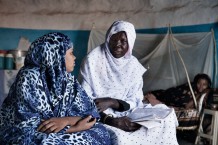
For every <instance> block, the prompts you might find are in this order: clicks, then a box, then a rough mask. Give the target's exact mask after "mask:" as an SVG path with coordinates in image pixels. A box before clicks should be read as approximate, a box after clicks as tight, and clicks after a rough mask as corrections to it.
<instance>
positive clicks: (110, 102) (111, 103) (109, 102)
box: [94, 98, 119, 112]
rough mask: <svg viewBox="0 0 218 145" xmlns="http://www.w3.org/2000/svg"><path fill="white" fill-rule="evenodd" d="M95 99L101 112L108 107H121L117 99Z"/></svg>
mask: <svg viewBox="0 0 218 145" xmlns="http://www.w3.org/2000/svg"><path fill="white" fill-rule="evenodd" d="M94 101H95V104H96V106H97V108H98V111H99V112H103V111H105V110H107V109H108V108H113V109H117V108H119V103H118V102H117V100H116V99H112V98H98V99H95V100H94Z"/></svg>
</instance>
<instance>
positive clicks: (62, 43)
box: [24, 33, 73, 106]
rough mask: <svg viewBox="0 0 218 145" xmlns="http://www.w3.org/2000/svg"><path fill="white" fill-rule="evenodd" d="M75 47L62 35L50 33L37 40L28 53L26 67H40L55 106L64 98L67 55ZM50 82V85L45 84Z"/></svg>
mask: <svg viewBox="0 0 218 145" xmlns="http://www.w3.org/2000/svg"><path fill="white" fill-rule="evenodd" d="M72 47H73V43H72V42H71V41H70V39H69V38H68V37H67V36H66V35H63V34H62V33H49V34H47V35H44V36H43V37H40V38H38V39H37V40H35V41H34V42H33V43H32V44H31V46H30V49H29V51H28V54H27V56H26V59H25V62H24V63H25V65H24V67H39V68H40V69H41V74H42V76H43V77H42V79H43V84H44V86H45V87H47V89H48V90H47V92H46V93H47V94H46V95H47V96H50V98H49V99H50V101H51V102H52V103H53V105H54V106H55V105H56V104H57V102H58V101H59V100H60V99H61V98H62V97H63V94H64V92H65V87H66V86H65V85H66V66H65V54H66V51H67V50H68V49H69V48H72ZM45 82H49V84H47V83H45Z"/></svg>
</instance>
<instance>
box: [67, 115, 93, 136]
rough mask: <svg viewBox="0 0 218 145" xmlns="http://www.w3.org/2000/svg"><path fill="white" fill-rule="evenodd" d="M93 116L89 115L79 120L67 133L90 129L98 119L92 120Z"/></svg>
mask: <svg viewBox="0 0 218 145" xmlns="http://www.w3.org/2000/svg"><path fill="white" fill-rule="evenodd" d="M91 118H92V116H88V117H86V118H84V119H82V120H80V121H78V122H77V124H75V125H74V126H71V127H70V128H69V129H68V130H67V131H66V133H72V132H79V131H83V130H87V129H90V128H91V127H92V126H93V125H94V124H95V123H96V119H95V118H94V119H93V120H91Z"/></svg>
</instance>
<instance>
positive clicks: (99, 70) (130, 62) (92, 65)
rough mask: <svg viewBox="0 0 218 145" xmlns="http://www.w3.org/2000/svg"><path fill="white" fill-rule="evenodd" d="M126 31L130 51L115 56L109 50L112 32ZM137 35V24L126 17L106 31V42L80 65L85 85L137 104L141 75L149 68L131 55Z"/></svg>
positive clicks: (90, 91) (101, 94)
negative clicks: (126, 20)
mask: <svg viewBox="0 0 218 145" xmlns="http://www.w3.org/2000/svg"><path fill="white" fill-rule="evenodd" d="M121 31H124V32H125V33H126V36H127V39H128V46H129V48H128V51H127V53H126V54H125V55H124V56H123V57H121V58H115V57H113V55H112V54H111V53H110V51H109V46H108V44H109V40H110V37H111V36H112V35H113V34H116V33H118V32H121ZM135 38H136V32H135V28H134V26H133V25H132V24H131V23H129V22H125V21H116V22H114V23H113V24H112V26H111V27H110V28H109V30H108V31H107V34H106V40H105V43H104V44H102V45H100V46H99V47H97V48H95V49H93V50H92V51H91V52H90V53H89V54H88V55H87V57H86V59H85V60H84V63H83V64H82V67H81V71H80V73H81V76H82V85H83V87H84V89H85V90H86V91H87V93H88V94H89V95H90V96H92V97H93V98H94V99H95V98H102V97H111V98H116V99H121V100H124V101H126V102H128V103H129V104H130V106H131V108H132V107H136V106H137V104H138V103H139V101H140V102H141V101H142V98H143V92H142V85H143V81H142V75H143V74H144V72H145V71H146V69H145V68H144V67H143V66H142V65H141V64H140V63H139V62H138V60H137V59H136V58H135V57H134V56H132V49H133V46H134V42H135Z"/></svg>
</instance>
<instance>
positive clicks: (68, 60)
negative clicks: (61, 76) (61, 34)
mask: <svg viewBox="0 0 218 145" xmlns="http://www.w3.org/2000/svg"><path fill="white" fill-rule="evenodd" d="M75 59H76V57H75V56H74V55H73V48H70V49H68V50H67V51H66V56H65V65H66V70H67V72H68V73H70V72H72V71H73V69H74V66H75Z"/></svg>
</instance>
